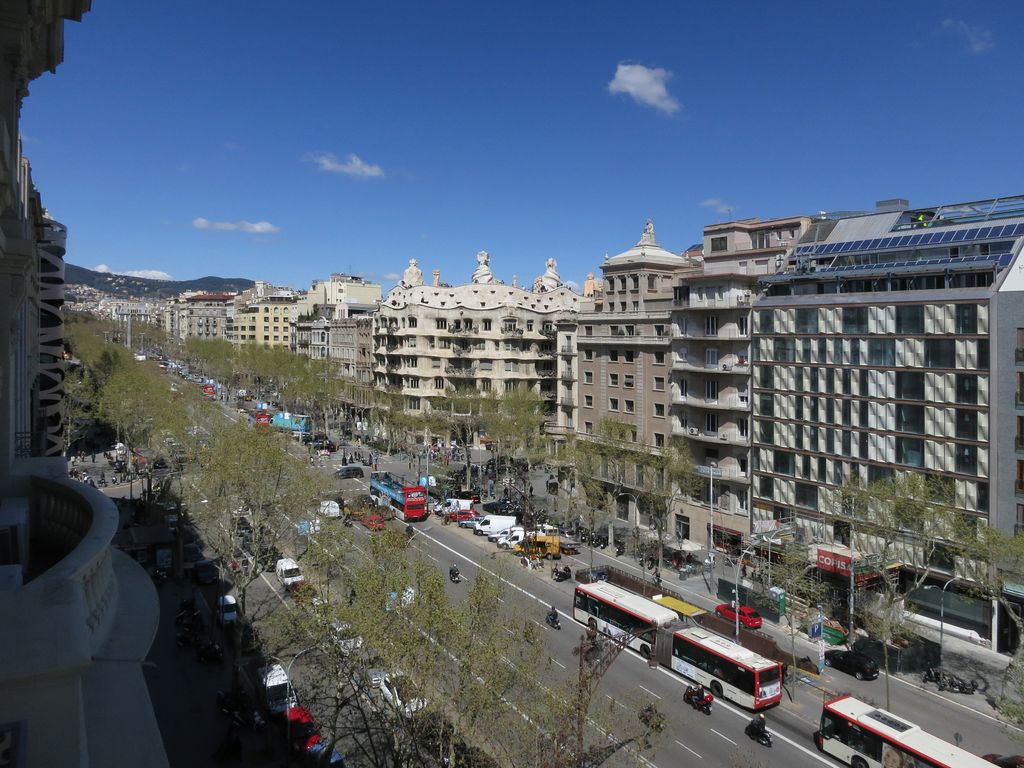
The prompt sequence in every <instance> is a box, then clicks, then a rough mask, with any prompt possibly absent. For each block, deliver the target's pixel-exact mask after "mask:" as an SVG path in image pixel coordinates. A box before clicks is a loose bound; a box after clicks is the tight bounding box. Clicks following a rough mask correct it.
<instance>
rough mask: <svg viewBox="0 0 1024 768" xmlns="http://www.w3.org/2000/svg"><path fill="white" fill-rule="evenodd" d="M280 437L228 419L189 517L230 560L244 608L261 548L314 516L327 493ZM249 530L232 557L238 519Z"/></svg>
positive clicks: (208, 454) (203, 468) (207, 454)
mask: <svg viewBox="0 0 1024 768" xmlns="http://www.w3.org/2000/svg"><path fill="white" fill-rule="evenodd" d="M286 446H287V443H286V442H285V438H284V437H282V436H281V435H278V434H275V433H272V432H264V431H261V430H254V429H251V428H250V427H248V426H246V425H245V424H241V423H234V422H233V423H230V424H227V425H223V426H221V427H220V428H219V429H217V430H216V431H215V432H214V433H213V437H212V440H211V442H210V444H209V446H208V447H207V448H206V449H205V450H204V452H203V455H202V458H201V460H200V462H199V469H198V472H197V475H196V477H195V486H194V489H193V496H194V499H193V503H192V504H191V508H192V515H193V517H195V518H197V519H198V520H199V521H200V525H201V527H202V529H203V531H204V533H206V534H207V535H208V536H209V537H210V538H211V543H212V544H213V546H214V547H215V548H216V549H217V551H218V552H220V553H221V555H222V556H223V557H225V558H234V559H235V560H236V563H237V566H238V569H237V571H236V573H235V575H234V577H233V580H234V582H235V587H236V589H237V590H238V601H239V604H240V606H241V609H242V612H243V613H245V611H246V595H247V590H248V587H249V585H251V584H252V582H253V581H255V580H256V579H258V578H259V577H260V574H261V573H262V571H263V568H262V564H261V562H260V554H261V552H260V551H261V550H262V549H269V548H271V547H276V546H277V545H278V544H279V543H280V542H281V541H282V539H283V538H284V537H285V535H286V534H289V533H290V532H291V531H293V530H295V526H296V525H297V524H298V523H299V521H301V520H307V521H308V520H312V519H313V518H314V517H315V516H316V515H317V514H318V512H319V504H320V501H321V500H322V499H323V497H324V493H325V480H324V478H323V476H322V475H321V474H320V473H318V472H316V471H314V470H312V469H311V468H310V467H309V466H308V464H307V463H306V462H305V461H303V460H301V459H299V458H296V457H294V456H292V455H291V454H290V453H288V451H287V449H286ZM242 516H244V517H246V518H247V520H248V522H249V525H250V528H251V534H250V535H249V539H250V543H249V546H248V550H247V554H248V555H250V556H251V557H246V556H241V557H235V551H236V546H237V542H238V539H239V529H238V519H239V517H242Z"/></svg>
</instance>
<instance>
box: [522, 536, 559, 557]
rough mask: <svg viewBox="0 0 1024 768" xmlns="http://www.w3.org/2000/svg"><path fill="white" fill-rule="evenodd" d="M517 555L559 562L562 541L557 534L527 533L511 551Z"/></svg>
mask: <svg viewBox="0 0 1024 768" xmlns="http://www.w3.org/2000/svg"><path fill="white" fill-rule="evenodd" d="M512 551H513V552H515V553H516V554H517V555H526V556H527V557H531V556H534V555H536V556H537V557H545V558H550V559H551V560H559V559H561V557H562V541H561V538H560V537H559V535H558V534H557V533H555V534H545V533H528V534H526V538H525V539H523V540H522V541H521V542H519V543H518V544H516V545H515V547H513V549H512Z"/></svg>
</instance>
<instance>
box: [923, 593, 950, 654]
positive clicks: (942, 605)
mask: <svg viewBox="0 0 1024 768" xmlns="http://www.w3.org/2000/svg"><path fill="white" fill-rule="evenodd" d="M956 579H957V577H956V576H954V577H953V578H951V579H950V580H949V581H947V582H946V583H945V584H943V585H942V590H941V594H940V596H939V666H940V667H941V666H942V639H943V636H944V634H945V629H946V589H948V588H949V585H950V584H952V583H953V582H954V581H956ZM925 589H935V585H934V584H929V585H928V586H926V587H925Z"/></svg>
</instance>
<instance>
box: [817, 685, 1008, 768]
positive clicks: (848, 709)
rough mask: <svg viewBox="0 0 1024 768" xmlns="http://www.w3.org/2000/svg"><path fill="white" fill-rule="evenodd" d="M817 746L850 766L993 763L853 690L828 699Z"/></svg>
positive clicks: (948, 767)
mask: <svg viewBox="0 0 1024 768" xmlns="http://www.w3.org/2000/svg"><path fill="white" fill-rule="evenodd" d="M814 740H815V742H816V743H817V745H818V749H820V750H821V751H822V752H824V753H825V754H827V755H832V757H834V758H836V759H838V760H839V761H841V762H843V763H846V764H847V765H849V766H852V767H853V768H992V763H990V762H988V761H986V760H982V759H981V758H980V757H978V756H976V755H972V754H971V753H970V752H967V751H965V750H963V749H960V747H956V746H953V745H952V744H950V743H949V742H948V741H943V740H942V739H940V738H939V737H938V736H932V735H931V734H930V733H927V732H925V731H923V730H921V727H920V726H919V725H914V724H913V723H911V722H908V721H906V720H904V719H903V718H902V717H897V716H896V715H894V714H892V713H891V712H886V711H885V710H884V709H879V708H878V707H876V706H875V705H874V704H867V703H866V702H863V701H859V700H858V699H855V698H853V697H852V696H840V697H839V698H838V699H833V700H832V701H827V702H825V704H824V705H823V706H822V708H821V727H820V729H819V730H818V732H817V733H815V734H814Z"/></svg>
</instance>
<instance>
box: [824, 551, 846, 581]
mask: <svg viewBox="0 0 1024 768" xmlns="http://www.w3.org/2000/svg"><path fill="white" fill-rule="evenodd" d="M818 570H821V571H828V572H829V573H838V574H839V575H840V576H846V577H849V575H850V558H849V557H848V556H847V555H840V554H839V553H838V552H832V551H831V550H828V549H819V550H818Z"/></svg>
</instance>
